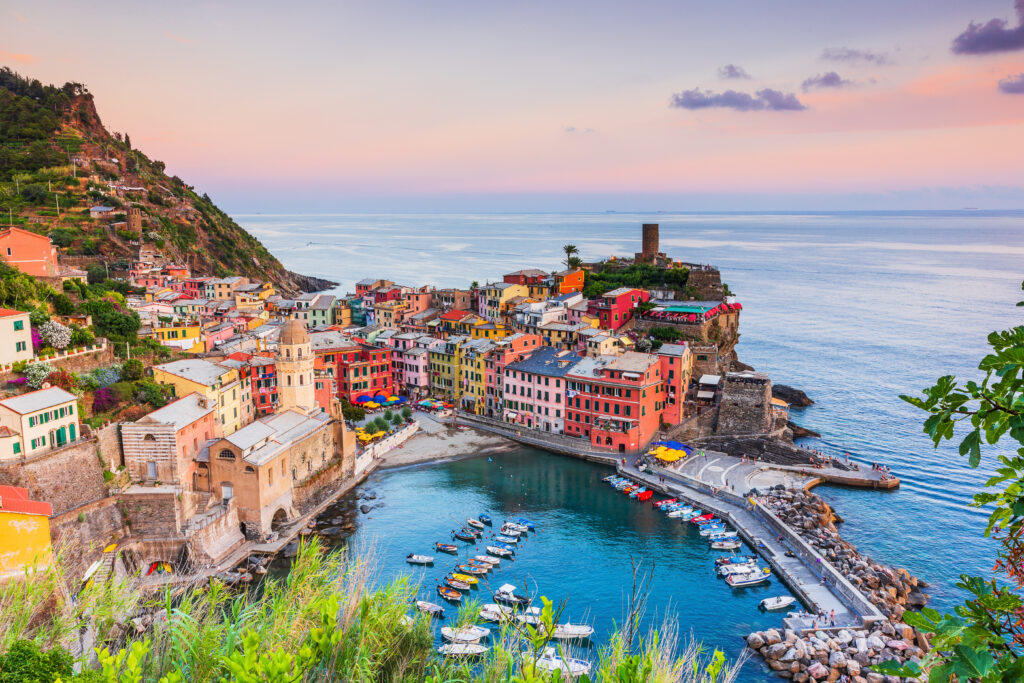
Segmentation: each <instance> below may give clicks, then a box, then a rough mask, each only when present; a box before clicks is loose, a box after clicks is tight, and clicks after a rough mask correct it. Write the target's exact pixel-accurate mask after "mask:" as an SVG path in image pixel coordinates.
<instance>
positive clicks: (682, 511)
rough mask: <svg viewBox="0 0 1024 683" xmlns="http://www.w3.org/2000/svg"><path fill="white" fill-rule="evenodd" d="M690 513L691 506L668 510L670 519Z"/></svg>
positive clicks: (691, 510) (691, 512) (691, 511)
mask: <svg viewBox="0 0 1024 683" xmlns="http://www.w3.org/2000/svg"><path fill="white" fill-rule="evenodd" d="M691 514H693V509H692V508H679V509H678V510H672V511H671V512H669V513H668V516H669V517H671V518H672V519H676V518H677V517H685V516H686V515H691Z"/></svg>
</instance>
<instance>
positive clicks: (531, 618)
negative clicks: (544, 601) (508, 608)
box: [516, 607, 541, 626]
mask: <svg viewBox="0 0 1024 683" xmlns="http://www.w3.org/2000/svg"><path fill="white" fill-rule="evenodd" d="M540 615H541V610H540V607H524V608H523V609H521V610H519V611H518V612H517V614H516V621H518V622H519V623H520V624H529V625H530V626H536V625H537V624H539V623H540Z"/></svg>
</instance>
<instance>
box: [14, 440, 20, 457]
mask: <svg viewBox="0 0 1024 683" xmlns="http://www.w3.org/2000/svg"><path fill="white" fill-rule="evenodd" d="M18 453H21V442H19V441H15V442H14V454H15V455H17V454H18Z"/></svg>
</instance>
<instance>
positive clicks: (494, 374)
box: [484, 333, 542, 418]
mask: <svg viewBox="0 0 1024 683" xmlns="http://www.w3.org/2000/svg"><path fill="white" fill-rule="evenodd" d="M541 343H542V341H541V338H540V336H538V335H536V334H523V333H518V334H513V335H511V336H508V337H505V338H504V339H500V340H498V341H497V343H496V344H495V348H494V349H493V350H491V352H490V353H489V354H487V358H486V359H485V360H484V393H485V399H486V400H485V405H486V409H485V410H486V414H487V417H494V418H498V417H501V414H502V410H503V406H504V399H503V397H502V390H503V387H504V379H505V366H507V365H508V364H509V363H515V362H516V361H518V360H520V359H522V358H523V357H524V356H526V355H528V354H530V353H532V352H533V351H536V350H537V349H539V348H540V347H541Z"/></svg>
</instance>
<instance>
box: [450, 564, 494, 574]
mask: <svg viewBox="0 0 1024 683" xmlns="http://www.w3.org/2000/svg"><path fill="white" fill-rule="evenodd" d="M490 568H491V565H487V566H486V567H481V566H480V565H478V564H460V565H459V566H458V570H459V572H461V573H463V574H475V575H476V576H481V575H483V574H486V573H487V572H488V571H490Z"/></svg>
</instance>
